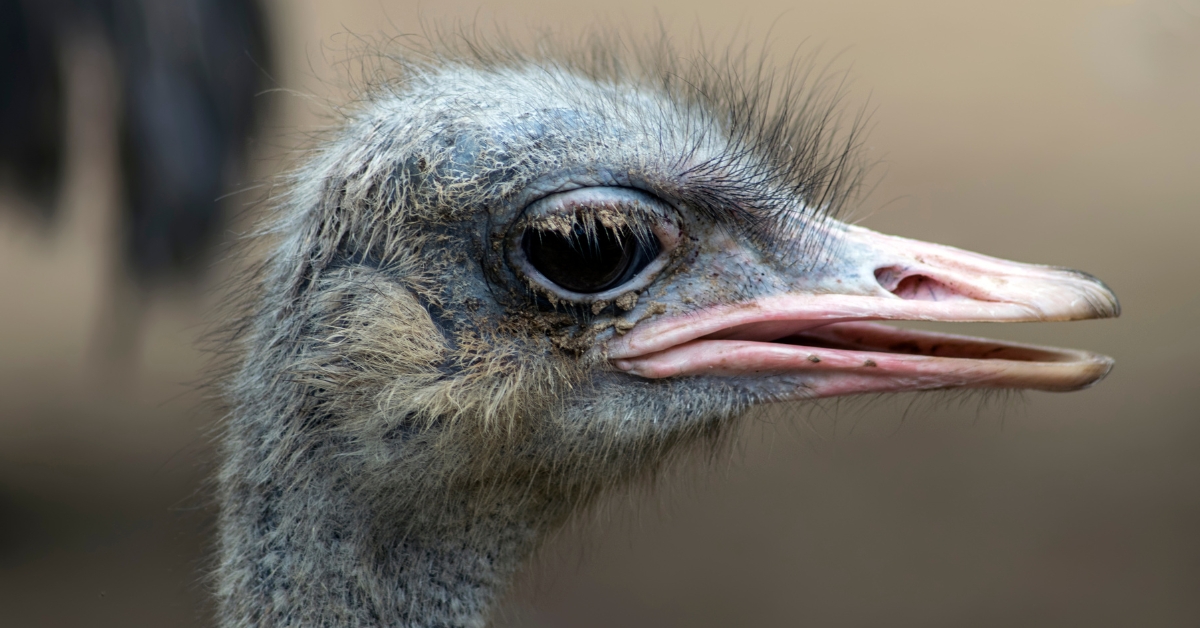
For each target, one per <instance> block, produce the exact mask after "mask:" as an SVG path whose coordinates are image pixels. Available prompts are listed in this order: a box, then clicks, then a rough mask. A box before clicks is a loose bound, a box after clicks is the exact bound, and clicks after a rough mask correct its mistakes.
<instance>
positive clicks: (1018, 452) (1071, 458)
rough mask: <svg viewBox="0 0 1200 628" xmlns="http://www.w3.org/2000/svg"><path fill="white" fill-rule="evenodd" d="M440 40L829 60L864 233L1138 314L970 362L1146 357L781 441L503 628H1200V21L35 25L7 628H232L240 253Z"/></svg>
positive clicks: (291, 1) (16, 306)
mask: <svg viewBox="0 0 1200 628" xmlns="http://www.w3.org/2000/svg"><path fill="white" fill-rule="evenodd" d="M421 19H425V20H428V21H430V22H433V23H439V22H442V23H444V22H445V21H447V20H455V19H458V20H466V21H468V22H469V21H471V20H478V21H479V22H480V23H482V24H489V23H492V22H498V23H500V24H502V25H507V26H508V27H510V28H512V29H513V30H515V31H516V32H518V33H519V32H520V29H521V28H524V27H526V26H529V25H533V26H541V27H548V28H552V29H553V28H563V29H579V28H582V27H584V26H586V25H589V24H592V23H594V22H596V21H597V20H606V21H610V22H612V23H617V24H623V25H626V26H627V27H628V28H631V29H633V30H635V31H636V30H638V29H646V30H649V29H655V28H657V27H658V25H657V20H659V19H661V20H662V21H663V22H664V23H665V25H666V26H665V28H666V29H667V30H668V31H669V32H671V33H677V34H678V35H679V36H680V39H681V41H686V40H687V38H688V36H689V35H690V34H692V33H693V32H694V31H695V30H696V28H697V27H699V28H700V29H702V30H703V31H704V32H705V34H706V35H718V36H719V35H731V34H733V32H734V30H737V29H740V32H742V33H743V36H744V37H745V38H747V39H749V40H751V41H762V40H764V39H765V38H766V37H767V35H768V33H769V34H770V37H771V40H770V41H771V44H770V47H771V49H772V50H773V51H775V52H776V53H777V54H779V55H782V56H787V55H790V54H791V52H792V51H793V50H795V49H796V48H797V47H798V46H801V45H804V46H805V47H806V49H808V50H813V49H815V48H817V47H819V48H820V49H821V50H822V51H823V52H822V53H821V54H822V55H823V58H826V59H831V60H832V62H833V67H835V68H837V69H849V70H850V75H851V77H852V78H853V82H852V83H851V85H850V87H849V90H848V97H847V105H848V106H850V107H860V106H862V105H863V104H864V103H869V105H868V106H869V107H870V108H871V111H873V121H874V127H873V131H872V133H871V136H870V142H868V145H869V146H868V149H869V151H870V156H871V157H874V158H878V159H879V160H881V163H882V166H881V169H880V170H879V171H878V174H880V175H881V176H882V179H881V181H880V184H879V185H878V187H877V188H876V189H875V190H874V193H873V194H872V195H871V196H870V197H868V198H867V199H866V200H865V201H863V202H862V203H861V205H860V206H859V207H857V208H854V210H853V214H852V218H853V219H855V220H857V221H859V222H861V223H862V224H865V225H866V226H869V227H871V228H874V229H878V230H882V231H886V232H891V233H897V234H900V235H905V236H910V237H918V238H922V239H929V240H933V241H936V242H941V243H946V244H951V245H955V246H959V247H964V248H968V249H972V250H976V251H980V252H983V253H987V254H990V255H996V256H1000V257H1005V258H1011V259H1016V260H1020V261H1025V262H1037V263H1046V264H1055V265H1062V266H1070V267H1073V268H1080V269H1084V270H1087V271H1088V272H1090V273H1093V274H1095V275H1097V276H1099V277H1102V278H1103V279H1104V280H1105V281H1106V282H1108V284H1109V285H1110V286H1111V287H1112V288H1113V289H1114V290H1115V291H1116V293H1117V294H1118V295H1119V296H1120V298H1121V301H1122V304H1123V306H1124V313H1123V315H1122V317H1121V318H1120V319H1118V320H1112V321H1090V322H1083V323H1072V324H1068V325H1053V324H1046V325H1041V324H1037V325H1021V326H985V325H968V326H965V327H966V329H965V332H964V326H956V327H955V330H957V331H960V332H964V333H973V334H984V335H991V336H995V337H1002V338H1007V339H1012V340H1018V341H1025V342H1034V343H1044V344H1055V345H1061V346H1070V347H1080V348H1087V349H1091V350H1094V351H1098V352H1101V353H1106V354H1109V355H1112V356H1114V357H1116V359H1117V367H1116V369H1115V370H1114V371H1113V373H1112V374H1111V375H1110V376H1109V378H1108V379H1107V380H1106V381H1104V382H1103V383H1102V384H1100V385H1099V386H1097V387H1095V388H1093V389H1091V390H1087V391H1083V392H1078V393H1072V394H1066V395H1054V394H1047V393H1027V394H1024V395H1021V396H1015V397H1009V398H1004V399H992V400H980V399H978V398H968V399H966V400H958V399H955V398H950V399H947V398H945V397H940V398H900V399H888V400H879V401H875V402H872V403H861V402H859V403H855V402H852V403H827V404H822V405H819V406H815V407H808V408H786V407H780V408H774V409H771V410H770V411H768V412H764V413H759V414H757V415H755V416H754V417H752V418H751V420H749V421H747V423H746V427H745V429H744V430H742V432H741V433H740V435H739V438H738V443H737V447H736V452H735V454H734V456H733V457H732V459H729V460H722V461H720V463H719V464H718V465H715V466H714V465H707V464H700V463H696V464H693V465H692V466H691V467H690V468H687V469H683V470H681V471H680V472H679V473H678V474H676V477H674V478H672V479H671V480H670V481H669V482H668V483H667V485H666V486H665V487H663V490H659V491H657V492H656V493H654V494H642V493H638V494H633V495H623V496H617V497H615V498H614V499H613V500H612V503H611V504H610V505H609V506H608V507H607V508H605V509H604V510H603V511H602V514H601V515H598V516H596V517H593V518H590V519H589V520H588V521H586V522H584V523H583V524H582V525H579V526H576V527H574V528H572V529H571V530H568V531H566V532H564V533H563V534H561V535H559V536H558V537H557V538H555V539H554V540H553V541H552V542H551V543H550V544H549V546H548V547H547V548H546V549H545V551H544V552H543V553H542V555H541V556H540V557H539V558H538V560H537V561H535V563H534V564H532V565H530V566H529V568H528V569H526V570H525V572H524V573H523V574H522V576H521V578H520V579H519V582H518V585H517V586H516V588H515V590H514V591H513V592H512V594H511V595H509V597H508V598H507V600H506V601H505V604H504V608H503V609H502V611H501V614H500V617H499V619H498V624H499V625H501V626H506V627H507V626H513V627H515V626H535V627H543V626H572V627H593V626H594V627H601V626H618V625H619V626H713V627H716V626H730V625H755V626H796V625H812V626H879V625H887V626H924V627H928V626H948V627H949V626H1065V625H1088V626H1130V625H1138V626H1197V625H1200V367H1198V366H1197V363H1198V362H1200V325H1198V323H1200V289H1198V288H1200V242H1198V238H1200V207H1198V205H1200V115H1197V112H1200V0H1138V1H1135V2H1127V1H1116V0H1055V1H1048V0H1010V1H1007V2H1002V3H1000V2H997V3H964V2H958V1H954V0H943V1H934V0H914V1H910V2H903V3H898V2H890V1H887V0H838V1H833V0H824V1H817V0H789V1H782V0H745V1H743V2H736V3H729V2H715V1H709V0H700V1H694V0H693V1H689V2H682V1H671V0H663V1H660V2H656V3H653V4H652V5H647V4H646V3H645V2H634V1H628V0H617V1H615V2H610V3H607V4H605V5H604V6H603V7H598V6H597V5H596V4H594V3H579V4H576V5H572V4H567V3H557V2H548V1H540V0H512V1H508V2H492V3H488V2H467V1H460V0H443V1H441V2H438V3H419V2H400V1H384V0H341V1H339V2H317V1H316V0H287V1H285V0H263V1H262V2H256V1H252V0H171V1H169V2H168V1H165V0H164V1H161V2H159V1H154V0H56V1H54V2H33V1H31V0H0V54H3V57H2V58H0V83H3V85H0V133H2V135H0V625H3V626H38V627H41V626H123V627H124V626H205V625H210V624H211V609H210V607H209V603H208V599H207V598H208V594H207V589H206V587H207V584H206V583H205V581H204V577H203V574H204V570H205V565H206V561H207V556H208V553H209V551H210V549H211V542H212V538H211V535H212V520H213V516H214V512H213V509H212V507H211V503H210V499H209V494H208V488H207V486H206V484H205V481H206V478H207V477H208V476H209V474H210V473H211V470H212V463H213V460H212V448H211V434H212V430H213V425H214V421H215V420H216V418H217V417H216V416H215V415H214V413H213V412H212V410H211V409H209V406H206V400H205V398H204V397H205V394H204V393H203V392H202V391H201V390H200V389H199V388H198V385H199V383H200V382H201V381H202V379H203V365H204V361H205V358H204V355H203V353H202V352H201V351H200V349H199V348H198V346H199V345H198V338H199V336H200V335H201V333H202V332H203V331H204V330H205V329H206V326H207V325H208V324H210V323H211V320H212V319H211V317H212V316H213V315H214V314H213V311H214V306H215V305H216V297H215V296H214V290H215V288H216V286H218V285H219V284H220V282H221V280H222V278H223V277H225V276H227V275H228V273H229V272H230V270H231V269H230V268H229V266H228V264H226V263H224V262H222V261H221V260H222V251H223V250H224V247H223V244H222V243H223V242H228V240H229V236H230V234H232V233H236V232H237V231H238V230H240V229H243V228H245V226H246V225H247V224H249V221H251V220H252V219H253V216H254V212H255V204H254V203H255V201H256V200H257V199H258V198H260V197H261V195H262V192H261V191H260V189H259V186H261V185H262V184H263V182H266V181H269V179H270V177H271V176H272V175H273V174H274V173H277V172H278V171H279V170H280V168H282V167H284V166H285V165H286V164H287V163H289V162H288V160H289V159H290V158H289V157H288V154H289V152H290V151H292V150H293V149H295V148H296V147H303V146H304V138H305V137H306V135H307V134H308V133H309V132H311V131H313V130H316V129H319V128H320V127H321V126H323V125H325V124H327V123H328V120H329V118H328V117H327V111H328V104H329V103H335V104H336V103H338V102H340V101H341V100H343V99H344V98H345V97H346V96H345V94H346V93H347V90H346V86H348V85H350V84H352V83H353V81H354V78H355V77H354V76H353V70H352V69H348V67H349V66H348V64H347V63H346V61H347V59H348V56H349V54H350V53H349V52H348V51H353V50H354V46H355V45H356V43H355V42H356V40H357V38H358V36H360V35H361V36H366V37H370V38H374V37H378V36H389V35H394V34H397V33H411V32H417V31H419V30H420V23H419V22H420V20H421ZM22 25H23V26H22Z"/></svg>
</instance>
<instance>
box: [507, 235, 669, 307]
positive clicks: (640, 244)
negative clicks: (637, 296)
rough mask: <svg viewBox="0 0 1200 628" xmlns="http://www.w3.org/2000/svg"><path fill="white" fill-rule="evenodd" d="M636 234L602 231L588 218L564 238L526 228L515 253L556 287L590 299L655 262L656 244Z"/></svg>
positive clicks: (648, 238) (658, 247) (657, 245)
mask: <svg viewBox="0 0 1200 628" xmlns="http://www.w3.org/2000/svg"><path fill="white" fill-rule="evenodd" d="M638 235H639V234H635V233H634V232H633V230H632V229H630V228H629V227H628V226H625V225H622V226H621V227H619V228H614V227H607V226H605V225H603V224H602V223H601V222H600V221H599V220H596V219H595V218H588V219H585V220H584V221H582V222H578V221H577V222H575V224H574V225H573V226H572V227H571V230H570V231H569V232H567V233H562V232H558V231H548V230H544V229H534V228H530V229H526V230H525V235H524V236H523V237H522V239H521V249H522V250H523V251H524V252H525V259H527V260H529V263H530V265H532V266H533V267H534V268H535V269H537V271H538V272H540V273H541V274H542V275H544V276H545V277H546V279H549V280H550V281H552V282H554V283H555V284H556V285H558V286H559V287H561V288H564V289H566V290H570V291H571V292H577V293H580V294H596V293H598V292H604V291H607V290H611V289H613V288H616V287H619V286H621V285H623V284H625V283H628V282H629V281H630V280H631V279H633V278H634V277H636V276H637V275H638V273H640V272H641V271H642V270H644V269H645V268H646V267H647V266H649V265H650V262H651V261H653V260H654V259H655V258H656V257H658V254H659V251H661V249H662V247H661V245H660V244H659V242H658V239H657V238H655V237H654V236H653V235H650V234H646V235H642V236H641V237H638Z"/></svg>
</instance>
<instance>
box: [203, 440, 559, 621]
mask: <svg viewBox="0 0 1200 628" xmlns="http://www.w3.org/2000/svg"><path fill="white" fill-rule="evenodd" d="M235 426H236V423H235ZM253 432H254V430H243V433H241V434H238V433H237V430H236V429H235V430H233V433H232V434H231V436H230V438H229V439H228V440H227V441H226V452H225V454H226V455H225V463H224V467H223V469H222V473H221V477H220V482H221V500H222V512H221V520H220V545H221V563H220V565H219V567H218V573H217V579H218V583H219V585H220V590H219V593H218V597H219V599H220V605H221V609H220V615H221V622H222V626H224V627H225V628H249V627H250V626H254V627H275V626H347V627H350V626H353V627H367V626H389V627H391V626H396V627H401V626H402V627H417V626H446V627H454V626H483V625H485V624H486V622H487V617H488V614H489V610H490V608H491V606H492V604H493V602H494V600H495V598H496V597H497V595H498V594H499V593H502V592H503V589H504V588H505V586H506V584H507V582H508V580H509V579H510V578H511V576H512V574H513V573H514V572H515V570H516V569H517V568H518V567H519V566H520V564H521V562H522V561H523V560H524V559H525V558H526V557H527V556H528V555H529V554H530V553H531V552H532V551H533V549H534V547H535V546H536V544H537V541H538V539H539V538H540V537H541V536H542V533H543V532H544V531H545V530H546V528H547V527H548V526H550V525H552V523H551V522H552V521H561V517H559V516H557V515H552V514H551V511H552V510H553V508H552V507H551V503H552V502H551V501H548V500H542V499H538V498H533V499H531V498H530V497H529V495H528V494H527V493H526V494H525V495H522V496H521V497H515V496H513V495H512V494H511V493H508V492H506V491H504V490H499V491H498V490H496V487H495V486H489V487H487V490H483V489H482V488H480V487H472V486H470V485H467V486H463V485H454V484H452V483H449V482H448V480H447V478H446V477H443V476H442V475H439V474H438V473H430V472H429V469H428V467H427V466H425V465H421V464H418V463H417V462H415V460H417V459H420V458H421V457H420V456H417V457H416V458H415V459H409V460H408V461H407V462H406V461H405V460H404V459H401V460H400V461H398V462H396V463H395V464H394V465H391V466H389V469H388V472H387V473H386V474H382V475H377V474H373V473H372V472H370V470H369V469H367V468H365V467H364V466H363V465H361V464H358V463H356V461H357V460H360V459H361V458H363V456H361V455H360V456H354V455H347V454H348V453H350V452H348V451H347V449H348V447H349V446H348V445H345V444H343V445H342V446H341V447H340V448H339V446H338V445H336V444H333V445H331V444H329V443H328V442H327V441H328V440H329V439H328V438H326V439H324V440H321V441H318V440H316V439H313V440H312V441H311V442H307V443H298V444H296V446H294V447H291V448H290V449H291V451H289V452H280V451H279V450H278V447H279V441H277V440H275V441H274V442H272V441H273V440H274V439H273V438H271V437H270V436H266V437H264V435H263V434H255V433H253ZM281 454H283V455H281ZM283 460H287V464H286V470H285V471H284V472H282V473H280V471H279V469H280V467H283V466H285V465H284V464H283V463H282V462H281V461H283ZM414 478H422V479H419V480H414Z"/></svg>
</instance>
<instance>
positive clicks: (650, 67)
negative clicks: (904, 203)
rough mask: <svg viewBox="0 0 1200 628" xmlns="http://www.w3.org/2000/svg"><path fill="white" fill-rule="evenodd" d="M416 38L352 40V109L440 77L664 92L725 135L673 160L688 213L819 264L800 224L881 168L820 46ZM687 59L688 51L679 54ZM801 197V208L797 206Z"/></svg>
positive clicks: (840, 204)
mask: <svg viewBox="0 0 1200 628" xmlns="http://www.w3.org/2000/svg"><path fill="white" fill-rule="evenodd" d="M421 26H422V28H421V33H420V34H404V35H397V36H394V37H389V38H386V39H377V40H372V39H369V38H366V37H362V36H355V37H354V41H355V42H356V45H354V46H352V48H356V49H357V54H356V53H354V52H350V51H347V52H348V53H347V54H345V56H344V58H345V59H346V63H347V65H348V66H354V67H348V68H347V69H349V70H351V71H350V72H348V75H349V76H350V79H351V81H352V82H353V83H354V85H353V86H352V92H353V94H354V98H353V101H354V102H370V101H371V100H372V99H374V98H375V97H377V96H378V95H379V93H380V92H391V93H402V92H404V91H405V86H406V83H407V82H408V79H410V78H412V77H414V76H420V75H425V74H429V73H433V72H436V71H437V70H438V69H440V68H444V67H446V66H453V65H458V66H463V67H470V68H475V69H480V70H488V71H503V70H509V69H521V68H528V67H530V66H534V67H542V68H548V69H554V70H558V71H563V72H566V73H570V74H574V75H577V76H580V77H583V78H586V79H588V80H591V81H594V82H597V83H600V84H609V85H616V86H622V85H624V86H630V87H633V88H635V89H637V90H639V91H652V92H655V93H659V94H663V95H665V96H666V100H667V101H668V102H670V103H672V104H673V106H675V107H678V108H679V109H680V110H681V111H683V112H685V113H686V114H687V115H685V116H682V118H683V119H685V120H688V121H689V123H692V124H694V126H695V127H696V128H694V129H685V130H684V133H685V134H686V133H688V132H694V133H695V134H696V135H697V136H702V135H704V134H711V133H714V132H717V133H721V134H722V135H723V138H722V139H723V143H724V144H725V146H727V149H726V151H725V152H724V154H722V155H720V156H718V157H716V158H709V159H705V160H701V161H694V160H690V159H689V158H690V157H693V155H680V156H679V159H680V163H681V164H683V163H685V162H686V163H687V164H688V165H687V167H686V168H685V169H682V170H681V174H682V176H683V178H684V179H685V181H686V187H687V189H688V191H689V192H690V193H689V196H688V198H687V199H686V200H687V202H688V203H689V205H690V206H692V208H693V209H695V210H696V211H699V212H702V213H704V214H708V215H713V216H716V215H720V214H729V213H731V212H733V213H735V214H737V215H736V216H734V218H735V219H736V220H738V222H741V223H743V224H746V225H748V226H749V229H747V231H748V232H749V233H750V234H751V235H752V237H754V239H755V240H756V242H757V243H759V244H760V245H763V246H768V247H770V248H772V249H774V250H776V251H777V252H779V253H780V254H793V255H794V254H799V255H801V256H802V258H801V259H805V260H808V262H809V263H811V264H816V263H819V260H820V259H822V258H823V257H824V255H823V254H822V253H823V252H828V251H827V246H828V245H829V244H830V243H829V242H828V241H827V240H826V238H827V236H828V234H829V232H828V230H825V229H808V228H807V227H809V226H812V225H814V224H819V223H820V222H822V221H824V220H826V219H829V218H836V217H838V216H839V215H841V214H842V213H843V212H844V211H845V210H846V208H847V207H850V206H852V205H853V203H854V201H857V200H859V199H861V198H862V197H863V196H865V194H864V191H866V192H869V187H868V186H864V185H863V183H864V180H865V179H866V178H867V175H868V174H869V173H870V172H871V170H872V168H873V167H874V166H875V165H876V164H875V163H874V162H869V161H867V160H865V159H864V155H863V154H862V152H863V151H862V147H863V142H864V140H865V137H866V133H867V129H868V126H869V124H868V123H869V115H868V109H867V105H866V104H864V105H862V106H861V107H858V108H856V109H853V110H852V111H851V112H849V113H848V112H847V108H846V106H845V100H846V95H847V90H848V72H847V71H845V70H840V71H835V70H833V69H832V63H833V60H836V58H837V57H836V56H835V57H833V59H831V60H829V61H828V62H825V63H821V59H820V57H821V56H822V55H821V54H820V53H821V51H820V49H819V48H815V49H810V50H807V51H806V50H804V49H801V50H799V51H797V52H795V53H793V54H792V55H791V56H790V57H788V58H787V59H786V61H783V62H782V63H776V57H775V56H774V55H773V54H772V53H771V47H772V44H773V41H772V40H771V38H770V37H769V36H768V37H767V38H765V39H764V40H763V41H762V43H761V44H758V45H753V44H751V43H750V42H749V41H748V39H747V38H746V37H745V36H744V35H740V34H734V35H732V36H729V37H725V38H717V39H713V38H707V37H705V36H704V34H703V33H702V32H700V30H699V29H698V28H697V30H696V31H695V34H694V35H693V36H692V38H691V40H690V41H688V42H687V43H688V45H687V46H679V45H678V44H676V42H675V41H674V40H673V38H672V36H671V34H670V33H669V32H668V30H667V27H666V25H665V24H664V23H663V22H662V21H659V22H658V28H657V29H654V30H651V31H649V32H648V33H647V34H645V35H642V36H640V37H639V36H635V35H632V34H630V33H631V32H632V29H629V28H620V27H611V26H606V25H601V26H593V27H589V28H587V29H586V30H584V31H582V32H571V33H567V32H563V31H561V30H555V31H551V30H550V29H545V28H543V29H535V30H531V31H530V32H529V33H528V34H526V35H523V36H516V35H514V34H513V33H512V32H511V31H508V30H506V29H505V28H503V27H502V26H499V25H493V26H490V27H487V28H484V27H481V26H480V25H479V24H478V22H470V23H462V22H459V23H455V24H452V25H450V26H445V25H437V24H432V23H429V22H427V21H423V22H422V25H421ZM685 51H686V52H685ZM797 199H800V201H801V202H799V203H797Z"/></svg>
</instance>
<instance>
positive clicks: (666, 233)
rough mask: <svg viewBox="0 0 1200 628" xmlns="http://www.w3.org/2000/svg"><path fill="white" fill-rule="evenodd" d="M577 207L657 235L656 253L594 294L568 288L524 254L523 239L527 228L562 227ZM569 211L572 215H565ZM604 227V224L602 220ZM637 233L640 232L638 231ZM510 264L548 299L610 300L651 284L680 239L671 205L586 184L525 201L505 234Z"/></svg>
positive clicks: (635, 193)
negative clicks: (626, 276)
mask: <svg viewBox="0 0 1200 628" xmlns="http://www.w3.org/2000/svg"><path fill="white" fill-rule="evenodd" d="M581 210H588V211H591V212H594V215H595V216H596V218H597V220H599V221H601V222H604V221H606V220H609V221H614V222H613V224H614V225H615V224H617V223H624V224H625V225H629V226H632V227H635V233H637V232H638V230H639V229H641V228H644V233H646V234H647V235H649V236H651V237H654V238H656V239H657V240H658V249H659V250H658V254H657V255H656V256H655V258H654V259H653V260H651V261H650V263H649V264H647V265H646V266H645V267H644V268H643V269H641V270H640V271H639V272H638V273H637V274H636V275H635V276H634V277H633V278H632V279H630V280H629V281H626V282H623V283H621V284H619V285H616V286H613V287H611V288H609V289H607V290H604V291H602V292H596V293H581V292H573V291H571V290H568V289H566V288H564V287H562V286H560V285H558V284H556V283H555V282H554V281H552V280H550V279H549V278H548V277H546V276H545V275H544V274H543V273H542V272H541V271H540V270H538V269H537V268H536V267H535V266H534V265H533V264H532V263H531V262H530V261H529V259H528V258H527V256H526V254H525V251H524V249H523V247H522V240H523V239H524V236H525V233H526V232H527V230H528V229H530V228H538V227H537V226H535V225H537V223H542V226H541V229H543V230H550V231H556V230H557V231H563V230H565V229H566V228H568V227H569V225H571V224H573V223H574V220H575V215H576V214H577V212H579V211H581ZM567 214H570V217H569V218H568V217H567ZM606 226H607V225H606ZM637 237H640V234H639V236H637ZM505 240H506V242H507V245H506V247H505V248H506V256H507V258H508V263H509V265H510V267H511V268H512V270H513V272H514V274H515V275H516V276H517V278H518V279H521V280H523V281H524V282H525V283H526V286H525V287H526V288H529V289H533V290H534V291H536V292H541V293H543V295H544V296H546V297H549V298H551V299H552V300H557V301H563V302H568V303H575V304H591V303H596V302H600V301H612V300H614V299H616V298H618V297H620V296H621V295H623V294H626V293H629V292H640V291H642V290H644V289H645V288H646V287H647V286H649V285H650V284H651V283H653V282H654V281H655V280H656V279H657V278H658V276H659V275H660V274H661V273H662V271H663V269H664V268H666V266H667V264H668V263H669V261H670V260H671V258H672V255H673V253H674V251H675V249H676V247H678V246H679V245H680V243H681V242H682V241H683V240H684V238H683V237H682V229H681V227H680V221H679V219H678V215H677V210H676V209H675V207H674V206H673V205H671V204H669V203H667V202H665V201H662V200H660V199H658V198H657V197H654V196H651V195H650V194H648V193H646V192H643V191H641V190H637V189H634V188H627V187H609V186H589V187H581V188H575V189H572V190H569V191H566V192H559V193H555V194H550V195H547V196H544V197H542V198H540V199H538V200H536V201H534V202H532V203H530V204H529V205H527V206H526V207H525V208H524V209H523V210H522V212H521V214H520V216H519V217H518V218H517V219H516V220H514V221H513V223H512V224H511V226H510V227H509V229H508V232H507V234H506V236H505Z"/></svg>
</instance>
